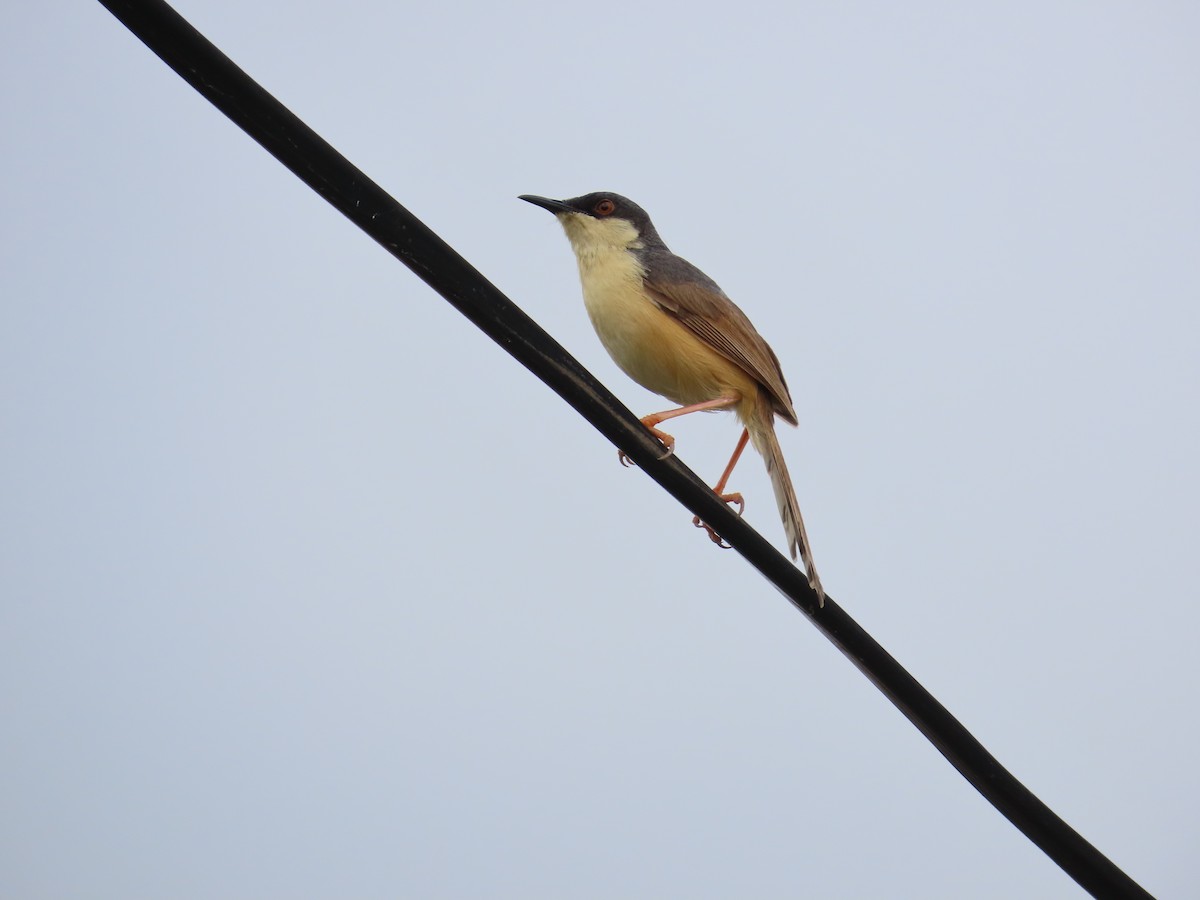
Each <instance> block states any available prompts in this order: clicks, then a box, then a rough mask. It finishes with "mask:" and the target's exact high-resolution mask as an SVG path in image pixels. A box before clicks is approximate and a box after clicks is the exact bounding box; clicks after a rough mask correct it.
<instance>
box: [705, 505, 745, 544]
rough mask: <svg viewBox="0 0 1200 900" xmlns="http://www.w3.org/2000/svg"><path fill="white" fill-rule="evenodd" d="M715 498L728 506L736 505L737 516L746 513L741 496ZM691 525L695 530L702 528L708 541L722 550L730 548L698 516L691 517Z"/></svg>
mask: <svg viewBox="0 0 1200 900" xmlns="http://www.w3.org/2000/svg"><path fill="white" fill-rule="evenodd" d="M717 496H718V497H720V498H721V499H722V500H724V501H725V502H726V503H729V504H734V503H736V504H737V514H738V515H739V516H740V515H741V514H742V513H743V512H745V511H746V501H745V500H744V499H743V498H742V495H741V494H717ZM692 525H694V526H695V527H696V528H703V529H704V530H705V531H707V532H708V537H709V540H711V541H712V542H713V543H714V544H716V545H717V546H718V547H720V548H721V549H722V550H728V549H729V548H730V547H729V544H727V543H725V538H723V537H721V536H720V535H719V534H717V532H716V530H715V529H714V528H713V527H712V526H711V525H709V524H708V523H707V522H702V521H700V517H699V516H692Z"/></svg>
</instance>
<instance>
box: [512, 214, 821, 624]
mask: <svg viewBox="0 0 1200 900" xmlns="http://www.w3.org/2000/svg"><path fill="white" fill-rule="evenodd" d="M521 199H522V200H525V201H528V202H529V203H532V204H534V205H535V206H540V207H542V208H543V209H547V210H549V211H550V212H552V213H554V215H555V217H556V218H557V219H558V221H559V222H560V223H561V224H562V227H563V230H564V231H566V233H567V238H568V240H570V242H571V248H572V249H573V250H574V251H575V258H576V261H577V262H578V263H579V278H580V280H581V281H582V283H583V302H584V305H585V306H586V307H587V311H588V316H589V318H591V320H592V325H593V327H594V328H595V329H596V334H597V335H599V337H600V342H601V343H602V344H604V349H605V350H607V351H608V354H609V356H611V357H612V358H613V361H614V362H616V364H617V365H618V366H620V367H621V369H622V370H623V371H624V372H625V374H626V375H628V376H629V377H630V378H632V379H633V380H634V381H636V382H637V383H638V384H640V385H642V387H644V388H646V389H648V390H651V391H653V392H654V393H656V394H661V395H662V396H664V397H666V398H667V399H668V400H671V401H672V402H674V403H677V404H679V408H678V409H671V410H667V411H665V412H659V413H654V414H653V415H649V416H646V417H644V418H643V419H642V424H643V425H645V426H646V427H647V428H649V429H650V431H651V432H652V433H653V434H654V436H655V437H657V438H658V439H659V440H660V441H662V443H663V445H664V446H665V447H666V448H667V451H668V452H670V451H671V449H672V448H673V447H674V445H675V439H674V438H673V437H671V435H669V434H667V433H665V432H663V431H660V430H659V429H658V427H657V426H658V424H659V423H660V422H664V421H666V420H667V419H673V418H675V417H676V416H682V415H686V414H687V413H692V412H700V411H710V410H719V409H732V410H733V411H734V412H736V413H737V416H738V418H739V419H740V420H741V423H742V425H744V426H745V428H744V430H743V431H742V435H741V438H740V439H739V440H738V443H737V447H736V449H735V450H734V451H733V456H732V458H731V459H730V460H729V465H727V466H726V467H725V472H724V474H722V475H721V479H720V481H718V482H717V484H716V487H715V488H714V489H713V490H714V491H715V492H716V494H717V496H719V497H720V498H721V499H722V500H724V501H725V502H726V503H733V504H737V506H738V514H739V515H740V514H741V512H742V510H743V509H744V508H745V502H744V501H743V499H742V495H741V494H737V493H726V492H725V485H726V483H727V482H728V481H729V476H730V474H731V473H732V472H733V467H734V466H735V465H736V464H737V461H738V458H739V457H740V456H741V454H742V451H743V450H744V449H745V447H746V442H747V440H749V441H750V442H751V443H752V444H754V449H756V450H757V451H758V452H759V453H760V454H762V457H763V459H764V460H765V461H766V464H767V474H768V475H769V476H770V478H771V485H772V487H773V488H774V489H775V499H776V501H777V502H778V504H779V515H780V517H781V518H782V519H783V529H784V532H785V533H786V534H787V540H788V549H789V550H790V551H791V555H792V559H795V558H796V551H797V550H799V552H800V558H801V560H802V561H803V562H804V566H805V568H806V570H807V572H808V581H809V584H811V585H812V588H813V590H815V591H816V592H817V597H818V599H819V600H820V601H821V603H824V600H825V592H824V590H823V589H822V588H821V580H820V578H818V577H817V570H816V569H815V568H814V567H813V560H812V551H811V548H810V546H809V543H808V535H807V534H806V533H805V531H804V520H803V519H802V518H801V516H800V504H799V502H798V501H797V500H796V492H795V490H794V489H793V487H792V480H791V478H790V476H789V475H788V470H787V464H786V463H785V462H784V461H783V451H782V450H781V449H780V446H779V441H778V439H777V438H776V436H775V417H776V416H779V417H780V418H781V419H783V420H784V421H785V422H788V423H790V424H792V425H795V424H797V421H796V411H795V409H793V407H792V398H791V395H790V394H789V393H788V387H787V382H785V381H784V379H783V372H782V371H780V368H779V360H778V359H777V358H776V356H775V353H774V351H772V350H771V348H770V347H769V346H767V342H766V341H765V340H763V339H762V336H761V335H759V333H758V332H757V331H755V329H754V326H753V325H751V324H750V320H749V319H748V318H746V314H745V313H743V312H742V311H741V310H740V309H738V308H737V306H735V305H734V303H733V301H732V300H730V299H729V298H728V297H727V296H725V293H724V291H722V290H721V289H720V288H719V287H717V285H716V283H715V282H713V280H712V279H711V278H709V277H708V276H707V275H705V274H704V273H703V272H701V271H700V270H699V269H697V268H696V267H695V266H693V265H692V264H691V263H689V262H688V261H687V260H685V259H682V258H680V257H678V256H676V255H675V254H674V253H672V252H671V251H670V250H669V249H667V245H666V244H665V243H664V242H663V239H662V238H661V237H659V236H658V231H656V230H655V228H654V225H653V223H651V221H650V217H649V216H648V215H646V211H645V210H643V209H642V208H641V207H640V206H638V205H637V204H636V203H634V202H633V201H632V200H629V199H627V198H625V197H622V196H621V195H620V194H613V193H609V192H606V191H601V192H599V193H594V194H585V195H584V196H582V197H575V198H573V199H571V200H551V199H548V198H546V197H536V196H532V195H528V194H526V195H522V196H521ZM621 461H622V462H623V463H624V462H626V459H625V455H624V454H623V453H622V454H621ZM693 523H694V524H695V525H696V526H697V527H701V528H705V529H706V530H707V531H708V534H709V537H711V538H712V539H713V540H714V541H715V542H717V543H718V544H722V545H724V542H723V541H722V540H721V538H720V536H719V535H717V533H716V532H715V531H714V530H713V529H712V528H711V527H709V526H708V525H707V524H705V523H704V522H701V521H700V519H699V517H698V516H697V517H696V518H694V519H693Z"/></svg>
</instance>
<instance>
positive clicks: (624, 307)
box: [578, 251, 756, 405]
mask: <svg viewBox="0 0 1200 900" xmlns="http://www.w3.org/2000/svg"><path fill="white" fill-rule="evenodd" d="M578 259H579V274H580V280H581V281H582V283H583V302H584V305H585V306H586V307H587V312H588V317H589V318H590V319H591V320H592V326H593V327H594V328H595V329H596V334H597V335H598V336H599V338H600V342H601V343H602V344H603V345H604V349H605V350H607V351H608V354H609V356H611V357H612V358H613V361H614V362H615V363H616V364H617V365H618V366H620V367H621V369H622V371H624V372H625V374H626V375H628V376H629V377H630V378H632V379H633V380H634V381H636V382H638V384H640V385H642V387H644V388H646V389H648V390H651V391H654V393H656V394H661V395H662V396H664V397H667V398H669V399H670V400H673V401H675V402H676V403H678V404H680V405H688V404H692V403H702V402H704V401H706V400H712V399H715V398H716V397H720V396H725V395H728V394H730V393H731V392H736V393H738V394H740V395H743V396H746V395H753V393H754V391H755V387H756V382H755V381H754V380H753V379H752V378H751V377H750V376H749V375H747V374H746V373H745V372H744V371H743V370H742V369H741V368H739V367H738V366H736V365H734V364H733V363H732V362H730V361H729V360H727V359H726V358H725V357H723V356H721V355H720V354H719V353H717V352H716V351H715V350H714V349H713V348H712V347H711V346H709V345H708V344H707V343H706V342H704V341H703V340H702V339H701V338H699V337H698V336H697V335H696V334H695V333H694V332H692V331H691V330H690V329H688V328H687V327H686V326H685V325H683V323H681V322H680V321H679V320H678V319H676V318H675V317H674V316H672V315H670V314H669V313H666V312H664V311H663V310H662V309H661V308H660V307H659V306H658V305H657V304H656V303H655V302H654V301H653V300H651V299H650V298H649V296H647V294H646V290H645V287H644V280H643V279H644V276H645V270H644V269H643V268H642V265H641V263H640V261H639V260H638V258H637V257H636V256H635V255H634V254H633V253H630V252H628V251H614V252H608V253H596V254H590V255H587V256H584V255H580V256H579V257H578Z"/></svg>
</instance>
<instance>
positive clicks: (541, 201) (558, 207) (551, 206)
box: [518, 194, 577, 215]
mask: <svg viewBox="0 0 1200 900" xmlns="http://www.w3.org/2000/svg"><path fill="white" fill-rule="evenodd" d="M518 199H520V200H524V201H525V202H526V203H532V204H533V205H534V206H540V207H541V208H542V209H548V210H550V212H552V213H554V214H555V215H558V214H559V213H573V212H577V210H574V209H572V208H571V207H569V206H567V204H565V203H563V202H562V201H561V200H551V199H550V198H549V197H537V196H534V195H533V194H522V195H521V196H520V197H519V198H518Z"/></svg>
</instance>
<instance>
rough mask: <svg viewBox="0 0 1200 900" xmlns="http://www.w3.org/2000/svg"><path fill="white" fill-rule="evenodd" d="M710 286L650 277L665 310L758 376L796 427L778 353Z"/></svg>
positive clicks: (652, 294) (652, 289)
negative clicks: (776, 354)
mask: <svg viewBox="0 0 1200 900" xmlns="http://www.w3.org/2000/svg"><path fill="white" fill-rule="evenodd" d="M702 277H703V276H702ZM705 280H706V281H707V279H705ZM710 284H711V282H710V283H709V284H704V283H702V282H695V281H673V280H672V281H666V280H664V279H658V280H656V279H654V278H653V277H647V278H646V280H645V286H646V290H647V291H648V293H649V294H650V297H651V298H652V299H653V300H654V302H655V303H657V304H658V306H659V307H660V308H661V309H662V310H663V311H664V312H666V313H669V314H670V315H672V316H674V317H675V318H676V319H678V320H679V321H680V322H682V323H683V324H684V325H685V326H687V328H688V329H689V330H690V331H692V332H693V333H694V334H695V335H696V336H697V337H699V338H700V339H701V340H702V341H704V342H705V343H706V344H708V345H709V346H710V347H712V348H713V349H714V350H716V351H717V352H718V353H720V354H721V355H722V356H724V357H725V358H726V359H728V360H729V361H730V362H732V363H734V364H735V365H738V366H740V367H741V368H742V369H744V370H745V371H746V372H747V373H748V374H750V375H752V376H753V377H754V378H755V379H757V380H758V382H759V383H760V384H761V385H762V386H763V387H765V388H766V389H767V390H768V391H769V392H770V394H771V398H772V399H773V401H774V403H773V404H772V405H773V406H774V407H775V411H776V412H777V413H778V414H779V415H780V417H782V418H783V419H785V420H787V421H788V422H791V423H792V424H793V425H795V424H796V411H795V409H793V408H792V396H791V394H790V393H788V386H787V382H786V381H784V378H783V371H782V370H781V369H780V367H779V359H778V357H776V356H775V351H774V350H772V349H771V347H770V345H768V344H767V342H766V341H765V340H763V337H762V335H760V334H759V333H758V332H757V331H756V330H755V328H754V326H753V325H752V324H751V323H750V319H748V318H747V317H746V314H745V313H744V312H742V311H741V310H740V309H738V308H737V306H736V305H735V304H734V302H733V301H732V300H730V299H729V298H728V297H726V296H725V294H724V293H722V292H721V289H720V288H718V287H717V286H716V285H715V284H711V287H710Z"/></svg>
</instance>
